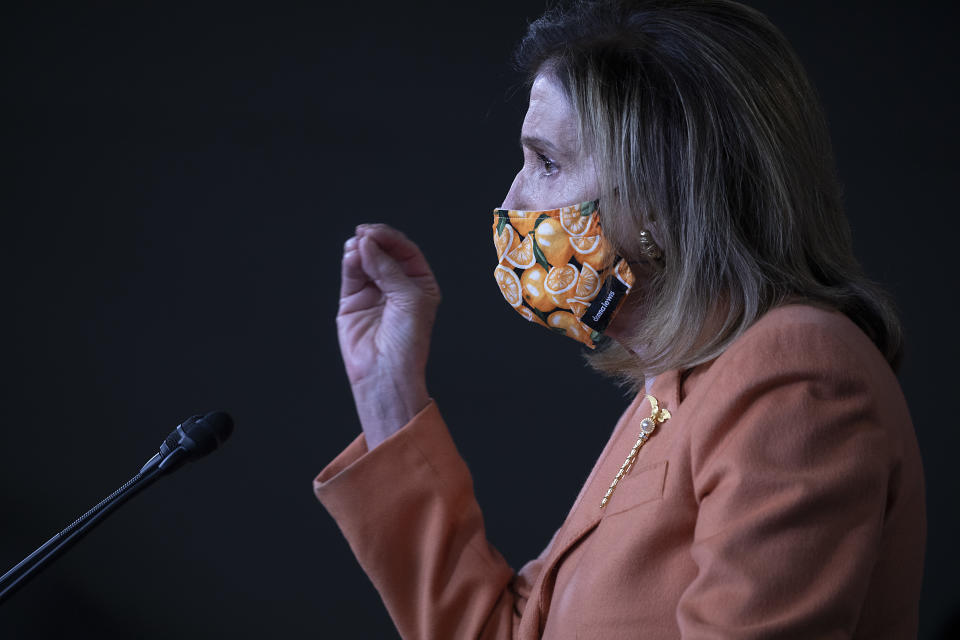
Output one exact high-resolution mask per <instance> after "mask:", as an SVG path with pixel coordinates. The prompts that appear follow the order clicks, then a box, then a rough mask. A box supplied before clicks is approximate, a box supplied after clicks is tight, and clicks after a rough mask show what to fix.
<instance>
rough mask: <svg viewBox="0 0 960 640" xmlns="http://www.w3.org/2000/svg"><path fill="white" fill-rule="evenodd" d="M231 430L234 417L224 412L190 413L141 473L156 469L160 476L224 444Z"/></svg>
mask: <svg viewBox="0 0 960 640" xmlns="http://www.w3.org/2000/svg"><path fill="white" fill-rule="evenodd" d="M231 433H233V419H232V418H231V417H230V416H229V415H228V414H226V413H224V412H223V411H211V412H210V413H208V414H206V415H199V414H198V415H195V416H190V417H189V418H187V419H186V420H184V421H183V422H182V423H180V424H179V425H177V428H176V429H174V430H173V431H171V432H170V435H168V436H167V437H166V439H165V440H164V441H163V444H161V445H160V451H159V452H158V453H156V454H155V455H154V456H153V457H152V458H150V460H148V461H147V464H145V465H143V468H142V469H140V473H146V472H148V471H151V470H153V469H156V470H158V471H159V472H160V474H161V475H164V474H167V473H170V472H171V471H173V470H174V469H178V468H179V467H180V466H181V465H183V464H184V463H185V462H188V461H190V460H196V459H197V458H202V457H203V456H205V455H207V454H208V453H210V452H211V451H213V450H214V449H216V448H217V447H219V446H220V445H221V444H223V443H224V441H225V440H226V439H227V438H229V437H230V434H231Z"/></svg>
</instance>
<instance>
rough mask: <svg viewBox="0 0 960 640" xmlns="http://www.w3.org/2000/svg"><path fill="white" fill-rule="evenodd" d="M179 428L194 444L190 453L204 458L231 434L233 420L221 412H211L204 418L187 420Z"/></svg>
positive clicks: (197, 417)
mask: <svg viewBox="0 0 960 640" xmlns="http://www.w3.org/2000/svg"><path fill="white" fill-rule="evenodd" d="M180 428H181V429H183V432H184V433H185V434H186V435H187V436H188V437H189V438H190V439H191V440H193V441H194V443H196V447H195V448H194V450H193V451H192V452H191V453H193V454H194V455H195V456H197V455H200V456H205V455H207V454H208V453H210V452H211V451H213V450H214V449H216V448H217V447H218V446H220V445H221V444H223V443H224V441H225V440H226V439H227V438H229V437H230V434H231V433H233V418H231V417H230V415H229V414H228V413H224V412H223V411H211V412H210V413H208V414H207V415H205V416H194V417H192V418H189V419H188V420H186V421H185V422H184V423H183V424H182V425H181V427H180Z"/></svg>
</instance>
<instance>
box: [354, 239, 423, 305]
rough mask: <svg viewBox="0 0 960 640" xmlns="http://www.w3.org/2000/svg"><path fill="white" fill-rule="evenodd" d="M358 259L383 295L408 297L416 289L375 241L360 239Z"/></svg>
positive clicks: (395, 262) (394, 261)
mask: <svg viewBox="0 0 960 640" xmlns="http://www.w3.org/2000/svg"><path fill="white" fill-rule="evenodd" d="M360 259H361V260H362V261H363V270H364V271H366V272H367V274H368V275H369V276H370V279H371V280H373V283H374V284H375V285H377V288H378V289H380V291H382V292H383V293H384V294H385V295H388V296H390V295H410V294H412V293H414V292H415V290H416V287H415V286H414V284H413V282H411V281H410V278H408V277H407V274H405V273H404V272H403V269H402V268H401V267H400V265H399V264H397V261H396V260H394V259H393V258H391V257H390V256H389V255H387V254H386V253H385V252H384V251H383V250H382V249H381V248H380V245H378V244H377V243H376V241H375V240H373V239H371V238H369V237H366V236H364V237H362V238H360Z"/></svg>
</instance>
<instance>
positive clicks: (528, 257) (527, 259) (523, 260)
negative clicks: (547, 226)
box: [506, 236, 537, 269]
mask: <svg viewBox="0 0 960 640" xmlns="http://www.w3.org/2000/svg"><path fill="white" fill-rule="evenodd" d="M506 258H507V262H508V263H510V265H511V266H513V267H516V268H519V269H529V268H530V267H532V266H533V265H534V264H536V262H537V259H536V258H535V257H534V255H533V237H532V236H527V237H526V238H524V239H523V242H521V243H520V244H518V245H517V246H516V247H515V248H514V249H511V250H510V251H507V254H506Z"/></svg>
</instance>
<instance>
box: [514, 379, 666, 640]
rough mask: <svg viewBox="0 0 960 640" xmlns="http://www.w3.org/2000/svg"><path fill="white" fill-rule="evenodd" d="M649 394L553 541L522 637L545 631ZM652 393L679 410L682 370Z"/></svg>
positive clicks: (610, 444) (622, 425)
mask: <svg viewBox="0 0 960 640" xmlns="http://www.w3.org/2000/svg"><path fill="white" fill-rule="evenodd" d="M645 395H646V394H645V393H643V392H642V393H639V394H637V396H636V397H635V398H634V399H633V402H631V403H630V406H629V407H627V410H626V411H625V412H624V413H623V416H621V418H620V421H619V422H618V423H617V426H616V427H615V428H614V430H613V433H612V434H611V436H610V439H609V440H608V441H607V444H606V446H605V447H604V449H603V452H602V453H601V454H600V458H599V459H598V460H597V464H595V465H594V467H593V470H592V471H591V472H590V475H589V476H588V477H587V481H586V482H585V483H584V485H583V488H582V489H581V490H580V494H579V495H578V496H577V499H576V500H575V501H574V503H573V508H571V509H570V513H569V514H568V515H567V518H566V520H565V521H564V523H563V526H562V527H561V528H560V531H559V532H558V534H557V536H556V537H555V538H554V539H553V541H552V542H551V544H550V547H551V548H550V549H549V552H548V554H547V561H546V562H545V563H544V565H543V569H542V570H541V572H540V575H539V577H538V578H537V582H536V583H535V584H534V586H533V593H532V594H531V598H530V599H529V600H528V601H527V609H528V610H529V609H533V610H532V611H525V612H524V616H523V620H521V624H520V637H521V638H538V637H540V635H541V634H542V633H543V627H544V623H545V620H546V615H547V612H548V611H549V610H550V600H551V598H552V596H553V589H554V584H555V580H556V577H557V570H558V568H559V566H560V563H561V562H562V561H563V559H564V557H565V556H566V555H567V553H568V552H569V551H570V550H571V549H572V548H573V547H574V546H575V545H576V544H577V543H579V542H580V541H581V540H582V539H583V538H585V537H586V536H587V535H589V534H590V532H591V531H593V529H594V528H596V526H597V525H598V524H599V523H600V520H601V519H602V517H603V510H602V509H601V508H600V500H602V499H603V496H604V494H605V493H606V492H607V488H608V487H609V486H610V482H611V480H613V477H614V476H615V475H616V473H617V471H618V470H619V469H620V465H621V464H623V461H624V459H625V458H626V456H627V454H628V453H629V452H630V449H631V447H633V444H634V442H636V439H637V436H638V433H633V432H632V431H631V429H633V428H634V427H635V426H636V425H639V424H640V420H641V419H642V418H644V417H646V416H647V415H648V414H649V412H650V405H649V403H648V402H647V401H646V400H645ZM651 395H653V396H654V397H655V398H656V399H657V401H658V402H659V403H660V406H661V407H662V408H664V409H669V410H670V411H674V410H676V408H677V406H678V405H679V397H680V372H679V371H668V372H666V373H663V374H661V375H660V376H657V379H656V380H655V381H654V384H653V386H652V388H651ZM638 412H639V414H640V415H638ZM635 418H636V419H635ZM654 440H655V438H654ZM534 603H536V607H535V608H533V607H532V605H533V604H534Z"/></svg>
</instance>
